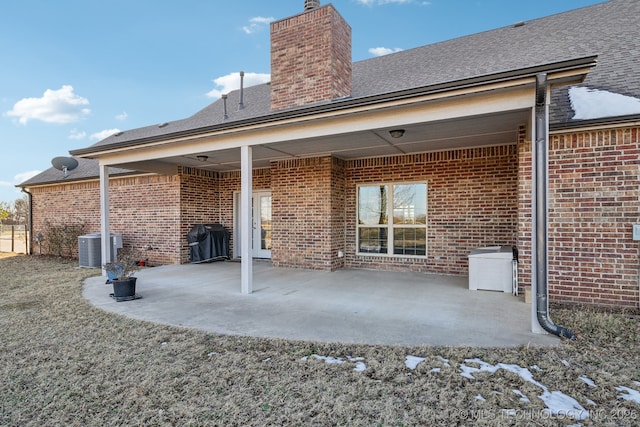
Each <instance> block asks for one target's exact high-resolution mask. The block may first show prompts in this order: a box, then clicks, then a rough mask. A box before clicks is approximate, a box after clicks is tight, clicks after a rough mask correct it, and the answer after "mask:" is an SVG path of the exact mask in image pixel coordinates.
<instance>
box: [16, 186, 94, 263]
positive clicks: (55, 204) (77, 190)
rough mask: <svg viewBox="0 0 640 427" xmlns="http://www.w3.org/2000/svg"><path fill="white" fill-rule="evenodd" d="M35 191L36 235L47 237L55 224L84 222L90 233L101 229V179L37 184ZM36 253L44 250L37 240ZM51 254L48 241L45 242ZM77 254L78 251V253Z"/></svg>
mask: <svg viewBox="0 0 640 427" xmlns="http://www.w3.org/2000/svg"><path fill="white" fill-rule="evenodd" d="M29 190H30V192H31V194H32V199H31V203H32V209H33V236H36V235H38V234H39V233H41V234H42V235H43V236H45V237H46V234H47V233H46V229H47V226H46V224H47V223H49V224H51V225H52V226H56V227H58V226H63V225H67V226H76V225H84V226H85V231H86V232H87V233H97V232H100V191H99V182H98V181H95V180H94V181H82V182H71V183H68V184H60V185H50V186H46V187H34V188H30V189H29ZM33 245H34V246H33V253H36V254H38V253H40V247H38V245H37V244H36V243H35V242H34V243H33ZM41 248H42V253H43V254H48V253H49V250H48V249H49V248H48V242H43V243H42V245H41ZM74 255H75V256H76V257H77V255H78V254H77V253H76V254H74Z"/></svg>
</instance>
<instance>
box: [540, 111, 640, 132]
mask: <svg viewBox="0 0 640 427" xmlns="http://www.w3.org/2000/svg"><path fill="white" fill-rule="evenodd" d="M637 124H640V114H630V115H626V116H612V117H602V118H599V119H588V120H572V121H570V122H565V123H553V124H550V125H549V131H551V132H553V133H559V132H563V131H568V130H574V131H575V130H590V129H592V128H602V127H620V126H625V127H626V126H634V125H637Z"/></svg>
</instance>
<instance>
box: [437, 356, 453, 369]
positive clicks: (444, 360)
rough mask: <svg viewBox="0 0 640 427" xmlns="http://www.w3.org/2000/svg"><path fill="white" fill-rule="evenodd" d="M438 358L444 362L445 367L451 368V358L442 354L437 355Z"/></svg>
mask: <svg viewBox="0 0 640 427" xmlns="http://www.w3.org/2000/svg"><path fill="white" fill-rule="evenodd" d="M437 359H438V360H439V361H441V362H442V364H443V365H444V366H445V368H450V367H451V365H449V359H445V358H444V357H442V356H437Z"/></svg>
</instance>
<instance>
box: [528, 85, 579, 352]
mask: <svg viewBox="0 0 640 427" xmlns="http://www.w3.org/2000/svg"><path fill="white" fill-rule="evenodd" d="M547 87H548V83H547V74H546V73H540V74H538V75H537V76H536V110H535V120H536V123H535V126H536V141H535V150H536V152H535V155H536V157H535V158H536V161H535V165H534V168H535V172H534V173H535V178H534V188H535V195H536V205H535V206H536V210H535V213H534V214H535V222H534V224H533V226H534V235H535V239H536V244H535V249H536V252H535V254H534V266H535V271H536V315H537V319H538V323H539V324H540V326H541V327H542V329H544V330H545V331H547V332H549V333H551V334H554V335H557V336H559V337H561V338H569V339H571V340H574V339H576V337H575V335H574V334H573V332H571V331H570V330H569V329H566V328H563V327H562V326H558V325H556V324H554V323H553V321H552V320H551V318H550V317H549V283H548V282H549V271H548V270H549V265H548V249H549V248H548V218H547V211H548V209H547V191H548V188H547V187H548V170H547V168H548V155H549V153H548V147H549V135H548V128H549V106H548V105H547V102H546V101H547Z"/></svg>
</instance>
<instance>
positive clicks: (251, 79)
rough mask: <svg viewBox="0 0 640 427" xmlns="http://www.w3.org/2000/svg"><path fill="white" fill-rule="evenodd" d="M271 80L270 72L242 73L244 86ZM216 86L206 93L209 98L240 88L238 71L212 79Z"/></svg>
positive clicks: (218, 96)
mask: <svg viewBox="0 0 640 427" xmlns="http://www.w3.org/2000/svg"><path fill="white" fill-rule="evenodd" d="M270 80H271V74H261V73H244V86H245V87H249V86H255V85H259V84H262V83H266V82H268V81H270ZM213 83H214V84H215V85H216V88H215V89H213V90H212V91H210V92H209V93H207V96H208V97H209V98H216V99H217V98H220V96H221V95H222V94H225V93H229V92H231V91H232V90H236V89H240V73H230V74H227V75H226V76H222V77H218V78H217V79H214V80H213Z"/></svg>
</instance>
